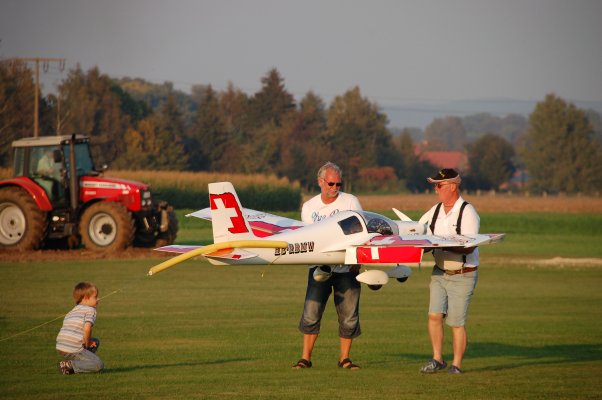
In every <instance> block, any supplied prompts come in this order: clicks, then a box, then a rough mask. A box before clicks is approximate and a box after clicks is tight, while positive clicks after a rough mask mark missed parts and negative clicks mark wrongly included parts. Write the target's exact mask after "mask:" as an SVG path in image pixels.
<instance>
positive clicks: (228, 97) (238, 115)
mask: <svg viewBox="0 0 602 400" xmlns="http://www.w3.org/2000/svg"><path fill="white" fill-rule="evenodd" d="M219 109H220V114H221V116H220V119H221V121H222V123H223V124H224V135H225V137H224V141H225V142H226V143H227V144H226V145H225V146H224V147H223V150H222V153H221V154H219V153H216V157H215V158H214V159H213V161H212V164H211V165H212V168H213V169H214V170H216V171H223V172H247V173H248V172H252V167H253V164H255V161H256V160H253V159H252V155H251V151H250V149H249V147H248V146H246V144H247V143H248V142H249V123H248V115H249V98H248V96H247V95H246V94H245V93H244V92H242V91H241V90H239V89H236V88H235V87H234V85H232V83H229V84H228V88H227V90H226V91H225V92H223V93H221V94H220V101H219Z"/></svg>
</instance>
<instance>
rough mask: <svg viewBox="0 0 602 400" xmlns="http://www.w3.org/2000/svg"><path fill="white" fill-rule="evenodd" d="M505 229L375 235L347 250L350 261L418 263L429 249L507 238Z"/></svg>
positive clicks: (474, 244)
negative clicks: (454, 232) (434, 233)
mask: <svg viewBox="0 0 602 400" xmlns="http://www.w3.org/2000/svg"><path fill="white" fill-rule="evenodd" d="M504 236H505V235H504V234H503V233H486V234H477V235H472V236H465V235H449V236H438V235H407V236H388V235H387V236H375V237H373V238H372V239H370V240H369V241H368V242H366V243H365V244H363V245H360V246H350V247H348V248H347V249H346V250H345V263H346V264H417V263H420V262H421V260H422V255H423V252H424V250H425V249H434V248H452V247H475V246H481V245H485V244H492V243H497V242H499V241H501V240H502V239H503V238H504Z"/></svg>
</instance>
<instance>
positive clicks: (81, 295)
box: [73, 282, 98, 304]
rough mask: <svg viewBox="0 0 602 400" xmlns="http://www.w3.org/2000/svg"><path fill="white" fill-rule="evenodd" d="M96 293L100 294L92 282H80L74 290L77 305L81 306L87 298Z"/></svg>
mask: <svg viewBox="0 0 602 400" xmlns="http://www.w3.org/2000/svg"><path fill="white" fill-rule="evenodd" d="M94 293H98V288H97V287H96V285H95V284H93V283H90V282H80V283H78V284H77V285H75V288H73V298H74V299H75V304H79V303H81V302H82V300H83V299H85V298H86V297H90V296H92V295H93V294H94Z"/></svg>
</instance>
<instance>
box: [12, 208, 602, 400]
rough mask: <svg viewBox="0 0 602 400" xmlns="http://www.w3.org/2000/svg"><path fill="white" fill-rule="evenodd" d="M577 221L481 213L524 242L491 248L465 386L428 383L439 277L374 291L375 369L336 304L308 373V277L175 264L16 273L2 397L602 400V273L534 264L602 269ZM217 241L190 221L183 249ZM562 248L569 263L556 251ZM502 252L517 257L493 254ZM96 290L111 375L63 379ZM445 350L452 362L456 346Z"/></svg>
mask: <svg viewBox="0 0 602 400" xmlns="http://www.w3.org/2000/svg"><path fill="white" fill-rule="evenodd" d="M573 217H575V216H573V215H571V216H566V215H564V214H558V215H550V216H547V215H546V216H543V217H541V218H540V219H541V221H539V222H540V224H537V225H534V224H531V223H524V224H521V223H520V218H518V217H516V216H514V215H513V214H505V215H504V214H492V215H486V216H483V215H482V216H481V218H482V222H483V224H487V225H489V224H493V225H491V231H507V230H505V229H506V228H507V229H513V232H512V234H510V235H509V237H508V239H507V241H506V242H504V243H503V244H500V245H496V246H487V247H483V248H482V250H483V251H482V254H483V259H482V268H481V272H480V276H479V283H478V286H477V290H476V293H475V297H474V298H473V302H472V304H471V310H470V313H469V321H468V332H469V346H468V350H467V353H466V357H465V360H464V365H463V368H464V370H465V372H466V373H465V374H464V375H462V376H449V375H448V374H446V373H441V374H437V375H434V376H423V375H421V374H420V373H419V372H418V368H419V367H420V365H421V364H422V363H424V362H425V361H426V360H427V359H428V358H429V356H430V345H429V340H428V335H427V332H426V310H427V307H428V283H429V276H430V269H429V268H428V267H423V268H421V269H414V274H413V276H412V277H411V278H410V279H409V280H408V281H407V282H406V283H404V284H403V285H400V284H398V283H396V282H394V283H390V284H389V285H386V286H385V287H383V288H382V289H381V290H380V291H377V292H373V291H371V290H368V289H364V290H363V292H362V305H361V316H362V330H363V334H362V336H360V338H358V339H357V340H356V341H355V342H354V345H353V349H352V358H353V360H354V361H355V362H356V363H358V364H360V365H361V366H362V367H363V368H362V370H360V371H343V370H341V369H339V368H337V367H336V361H337V357H338V338H337V336H336V332H337V327H336V325H337V324H336V314H335V311H334V307H333V306H332V303H331V304H329V306H328V308H327V310H326V314H325V316H324V321H323V329H322V335H321V336H320V338H319V340H318V342H317V345H316V349H315V351H314V357H313V362H314V368H312V369H310V370H302V371H293V370H291V369H290V365H291V364H292V363H293V362H294V361H296V360H297V359H298V358H299V356H300V352H301V334H300V333H299V332H298V331H297V324H298V321H299V317H300V314H301V309H302V302H303V297H304V293H305V280H306V274H307V269H306V268H305V267H303V266H270V267H260V266H257V267H216V266H211V265H209V264H207V263H205V262H203V261H188V262H186V263H184V264H182V265H180V266H178V267H175V268H172V269H169V270H167V271H165V272H162V273H160V274H158V275H156V276H152V277H148V276H145V274H146V272H147V271H148V269H149V268H150V267H151V266H152V265H154V264H156V263H158V262H159V261H160V259H145V260H92V261H87V262H83V261H72V262H31V263H20V264H10V263H6V262H0V398H2V399H23V398H27V399H63V398H86V397H89V398H102V399H173V398H179V399H222V398H228V399H231V398H236V399H239V398H244V399H286V398H303V397H309V398H313V399H326V398H345V399H367V398H369V399H372V398H382V399H393V398H407V399H432V398H446V399H449V398H451V399H466V398H471V399H472V398H476V399H482V398H487V399H510V398H521V399H550V398H552V399H556V398H563V399H564V398H574V399H587V398H590V399H594V398H600V393H602V383H601V381H600V376H602V307H600V304H602V290H600V287H601V286H602V267H600V266H597V267H571V268H566V267H534V266H533V265H532V263H530V260H532V259H534V258H543V257H545V258H548V257H552V256H561V257H573V256H576V255H577V253H578V252H577V250H575V249H574V247H576V248H579V249H581V250H580V251H581V254H578V255H579V257H599V254H600V253H599V249H598V247H600V243H602V240H601V239H602V234H601V233H600V231H599V229H598V228H597V227H596V225H597V226H600V225H599V223H600V217H599V216H586V217H581V216H577V217H576V218H578V219H579V223H578V224H573V223H572V222H571V221H572V220H573ZM188 220H190V219H188ZM181 221H182V219H181ZM188 224H190V225H188ZM580 224H585V226H580ZM541 226H546V227H557V228H560V229H556V230H555V232H554V233H552V232H547V231H546V230H545V229H543V228H541ZM498 227H500V229H497V228H498ZM502 229H504V230H502ZM207 235H210V231H209V230H208V226H205V225H204V222H200V221H194V220H190V221H189V222H182V231H181V235H180V239H179V241H181V240H185V241H191V242H194V241H195V240H196V241H199V239H200V240H201V241H207V240H208V239H207V237H208V236H207ZM574 235H577V237H578V238H579V240H573V239H571V238H572V237H573V236H574ZM186 238H187V239H186ZM550 240H552V241H554V243H556V244H557V248H556V249H555V250H556V251H555V252H553V253H550V254H547V255H545V254H542V253H540V252H539V250H538V249H539V247H542V246H543V247H545V246H547V244H546V243H547V242H548V241H550ZM581 240H584V241H586V242H587V243H588V244H589V245H588V246H582V245H581V244H580V243H579V241H581ZM524 242H530V243H528V244H525V245H523V244H524ZM560 243H566V244H565V245H562V246H561V245H559V244H560ZM498 247H499V248H500V249H503V250H500V251H499V252H498V251H497V250H496V251H493V250H494V248H498ZM550 248H552V249H553V247H550ZM427 259H428V256H427ZM509 260H512V261H514V262H513V263H508V262H507V261H509ZM521 260H524V262H521ZM81 280H89V281H93V282H95V283H96V284H97V285H98V286H99V288H100V290H101V293H100V295H101V298H102V299H101V302H100V305H99V308H98V320H97V325H96V327H95V328H94V334H95V336H97V337H99V338H100V340H101V347H100V349H99V351H98V355H99V356H100V357H101V358H103V360H104V361H105V364H106V369H105V371H103V372H102V373H101V374H92V375H75V376H61V375H59V374H58V372H57V369H56V365H57V363H58V361H59V357H58V356H57V355H56V352H55V350H54V340H55V337H56V334H57V333H58V330H59V329H60V326H61V323H62V317H63V315H64V313H66V312H67V311H68V310H70V309H71V307H72V301H71V298H70V293H71V290H72V287H73V285H74V284H75V283H77V282H78V281H81ZM36 327H37V328H36ZM31 328H35V329H33V330H30V331H29V332H26V331H27V330H29V329H31ZM23 332H25V333H23ZM20 333H23V334H20ZM446 333H449V331H448V330H446ZM15 334H17V335H18V336H13V335H15ZM445 349H446V352H445V355H446V358H448V359H450V358H451V344H450V338H449V334H448V335H447V338H446V346H445Z"/></svg>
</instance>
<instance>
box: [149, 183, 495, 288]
mask: <svg viewBox="0 0 602 400" xmlns="http://www.w3.org/2000/svg"><path fill="white" fill-rule="evenodd" d="M209 204H210V207H208V208H205V209H203V210H199V211H196V212H193V213H191V214H188V215H187V216H192V217H197V218H202V219H206V220H210V221H211V222H212V228H213V240H214V243H213V244H212V245H208V246H189V245H170V246H165V247H160V248H158V249H156V250H159V251H166V252H172V253H180V255H179V256H176V257H174V258H172V259H170V260H167V261H165V262H163V263H161V264H158V265H156V266H154V267H152V268H151V269H150V270H149V272H148V274H149V275H153V274H156V273H158V272H160V271H163V270H164V269H166V268H169V267H172V266H174V265H176V264H178V263H180V262H182V261H185V260H188V259H190V258H193V257H195V256H199V255H202V256H203V257H205V258H206V259H207V260H209V262H211V263H212V264H215V265H268V264H286V265H291V264H292V265H298V264H303V265H320V266H321V267H320V268H317V269H316V272H315V273H314V277H315V278H316V279H317V280H325V279H326V278H327V277H328V276H329V273H330V268H329V267H328V265H338V264H361V265H362V266H364V267H370V266H392V267H393V268H392V269H389V270H388V271H387V272H385V271H381V270H376V269H372V270H367V271H365V272H363V273H361V274H359V275H358V276H357V280H358V281H360V282H363V283H366V284H367V285H368V286H370V288H372V289H378V288H380V287H381V286H382V285H383V284H385V283H387V281H388V280H389V278H396V279H397V280H398V281H400V282H403V281H405V280H407V278H408V277H409V276H410V275H411V269H410V268H409V267H408V266H407V265H405V264H419V263H420V262H421V260H422V255H423V252H424V250H427V249H433V248H443V247H445V248H451V247H474V246H480V245H484V244H489V243H495V242H498V241H500V240H501V239H502V238H503V237H504V234H478V235H473V236H461V235H450V236H436V235H429V234H427V231H428V227H427V226H426V225H424V224H419V223H418V222H414V221H412V220H411V219H410V218H408V217H407V216H406V215H404V214H403V213H401V212H400V211H398V210H396V209H393V211H394V212H395V213H396V214H397V216H398V217H399V218H400V220H399V221H393V220H391V219H389V218H387V217H385V216H383V215H380V214H376V213H373V212H368V211H343V212H340V213H338V214H335V215H333V216H331V217H330V218H327V219H325V220H322V221H320V222H317V223H314V224H304V223H303V222H301V221H297V220H294V219H290V218H286V217H280V216H277V215H273V214H269V213H265V212H260V211H255V210H251V209H246V208H243V207H242V205H241V204H240V201H239V199H238V196H237V194H236V191H235V190H234V186H233V185H232V183H230V182H218V183H210V184H209Z"/></svg>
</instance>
